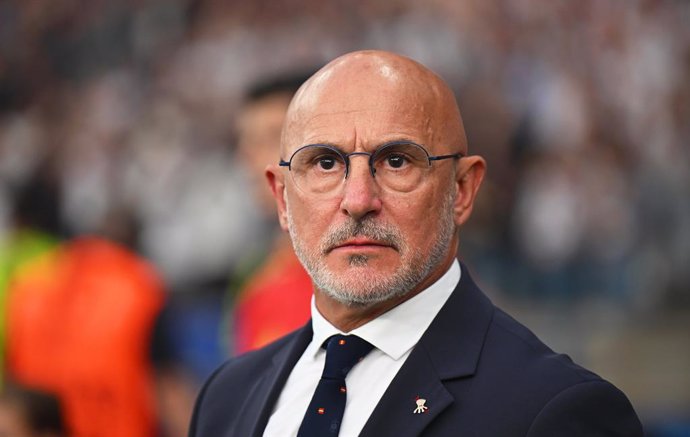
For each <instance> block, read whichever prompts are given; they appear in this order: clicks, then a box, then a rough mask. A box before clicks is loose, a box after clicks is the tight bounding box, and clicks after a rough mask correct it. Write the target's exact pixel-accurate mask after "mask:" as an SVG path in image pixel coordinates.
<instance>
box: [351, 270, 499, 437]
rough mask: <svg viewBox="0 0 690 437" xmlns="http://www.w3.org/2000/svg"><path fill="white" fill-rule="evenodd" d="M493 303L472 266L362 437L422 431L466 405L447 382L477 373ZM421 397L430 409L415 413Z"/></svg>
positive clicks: (404, 435) (408, 436)
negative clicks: (477, 282) (445, 413)
mask: <svg viewBox="0 0 690 437" xmlns="http://www.w3.org/2000/svg"><path fill="white" fill-rule="evenodd" d="M493 310H494V307H493V304H492V303H491V302H490V301H489V299H488V298H487V297H486V296H484V294H483V293H482V292H481V291H479V289H478V288H477V286H476V285H475V284H474V282H473V281H472V278H471V277H470V275H469V272H468V270H467V268H466V267H465V266H464V265H463V266H462V276H461V279H460V282H459V283H458V286H457V287H456V289H455V290H454V291H453V294H452V295H451V296H450V298H449V299H448V301H447V302H446V304H445V305H444V306H443V308H442V309H441V311H440V312H439V313H438V315H437V316H436V318H435V319H434V321H433V322H432V323H431V325H430V326H429V328H428V329H427V330H426V332H425V333H424V335H423V336H422V338H421V339H420V340H419V343H418V344H417V345H416V346H415V348H414V349H413V350H412V353H410V356H409V357H408V358H407V360H406V361H405V364H403V366H402V367H401V369H400V371H399V372H398V374H397V375H396V376H395V378H394V379H393V381H392V382H391V385H390V386H389V387H388V390H386V392H385V393H384V395H383V397H382V398H381V401H380V402H379V403H378V405H377V406H376V408H375V409H374V411H373V413H372V415H371V416H370V417H369V420H368V421H367V423H366V425H365V426H364V429H363V430H362V433H361V434H360V435H361V436H362V437H385V436H395V437H412V436H418V435H421V434H422V432H423V431H424V429H425V428H426V427H427V426H429V425H430V424H431V423H432V422H433V421H434V420H435V419H436V418H437V417H439V415H440V414H441V413H442V412H443V411H444V410H446V409H447V408H449V407H450V406H451V405H453V404H457V405H455V406H456V407H458V408H462V405H461V402H462V400H461V399H455V398H454V397H453V396H452V395H451V394H450V393H449V391H448V390H447V388H446V386H445V384H446V383H447V382H448V381H450V380H452V379H457V378H462V377H470V376H471V375H473V374H474V372H475V370H476V367H477V362H478V361H479V356H480V353H481V349H482V346H483V344H484V338H485V336H486V332H487V330H488V327H489V324H490V322H491V318H492V317H493ZM416 398H421V399H424V400H425V402H424V406H426V407H428V410H426V411H425V412H424V413H419V414H416V413H414V411H415V408H416V407H417V404H416V402H415V401H416Z"/></svg>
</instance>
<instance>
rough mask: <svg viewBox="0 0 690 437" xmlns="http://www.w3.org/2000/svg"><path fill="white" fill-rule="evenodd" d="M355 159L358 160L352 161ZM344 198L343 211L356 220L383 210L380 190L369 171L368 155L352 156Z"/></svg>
mask: <svg viewBox="0 0 690 437" xmlns="http://www.w3.org/2000/svg"><path fill="white" fill-rule="evenodd" d="M355 157H356V158H358V159H352V158H355ZM342 196H343V197H342V199H341V202H340V207H341V210H342V211H343V212H344V213H345V214H347V215H349V216H350V217H352V218H353V219H355V220H359V219H361V218H363V217H364V216H366V215H367V214H376V213H378V212H379V211H380V210H381V196H380V188H379V186H378V184H377V183H376V180H375V179H374V177H373V176H372V174H371V171H370V169H369V160H368V155H364V154H363V155H352V156H350V170H349V172H348V175H347V179H345V184H344V187H343V195H342Z"/></svg>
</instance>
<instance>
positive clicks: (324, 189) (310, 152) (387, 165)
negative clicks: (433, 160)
mask: <svg viewBox="0 0 690 437" xmlns="http://www.w3.org/2000/svg"><path fill="white" fill-rule="evenodd" d="M356 157H362V158H368V160H369V165H370V169H371V171H372V173H373V174H374V176H375V178H376V181H377V183H378V184H379V185H381V186H382V187H384V188H387V189H390V190H393V191H398V192H408V191H412V190H413V189H414V188H415V187H417V186H418V185H419V183H420V182H421V180H422V179H423V177H424V175H425V174H426V173H427V172H428V170H429V167H430V162H429V155H428V154H427V152H426V151H425V150H424V149H423V148H422V147H421V146H419V145H416V144H411V143H396V144H390V145H386V146H383V147H381V148H379V149H377V150H376V151H375V152H374V153H373V155H371V157H370V155H369V154H361V155H360V154H352V155H345V154H343V153H341V152H339V151H338V150H336V149H334V148H331V147H328V146H322V145H312V146H307V147H304V148H302V149H300V150H298V151H297V152H295V154H294V155H293V156H292V159H291V160H290V171H291V173H292V177H293V179H294V182H295V184H296V185H297V186H298V187H299V188H300V189H301V190H303V191H307V192H311V193H315V194H328V193H331V192H333V191H335V190H336V189H337V188H338V187H339V186H340V184H341V183H342V182H343V180H344V179H345V177H346V175H347V173H348V171H349V168H348V162H347V161H348V160H349V161H352V160H353V159H354V158H356ZM349 165H350V166H351V165H352V163H351V162H350V163H349Z"/></svg>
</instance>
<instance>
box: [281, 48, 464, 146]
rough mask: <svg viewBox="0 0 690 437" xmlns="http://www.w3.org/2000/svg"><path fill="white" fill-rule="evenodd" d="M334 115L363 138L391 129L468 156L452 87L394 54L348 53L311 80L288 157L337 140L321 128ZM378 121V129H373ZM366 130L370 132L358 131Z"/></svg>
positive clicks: (296, 107) (294, 106) (299, 98)
mask: <svg viewBox="0 0 690 437" xmlns="http://www.w3.org/2000/svg"><path fill="white" fill-rule="evenodd" d="M334 115H341V116H342V120H343V121H345V120H347V121H349V122H351V126H349V129H351V130H353V129H354V132H353V135H354V136H357V137H361V136H362V135H363V136H364V138H361V139H363V140H366V139H367V138H366V137H367V135H369V134H372V132H368V131H366V129H370V130H371V128H375V127H377V126H378V127H380V126H383V125H388V126H390V128H391V129H392V130H391V132H390V135H392V136H393V137H396V136H400V135H403V136H404V134H405V130H415V131H416V132H420V133H421V134H422V136H423V137H424V138H420V139H419V140H421V141H422V144H424V145H425V146H426V147H429V148H433V147H434V145H436V146H437V147H445V149H444V150H445V151H451V152H458V151H459V152H463V153H465V152H466V147H467V141H466V138H465V131H464V128H463V125H462V119H461V116H460V111H459V109H458V105H457V103H456V101H455V96H454V94H453V92H452V91H451V90H450V88H449V87H448V85H447V84H446V83H445V82H444V81H443V79H441V78H440V77H439V76H437V75H436V74H435V73H434V72H432V71H431V70H429V69H428V68H426V67H424V66H423V65H421V64H419V63H417V62H415V61H413V60H411V59H409V58H406V57H404V56H400V55H397V54H394V53H390V52H383V51H359V52H353V53H348V54H346V55H343V56H341V57H339V58H337V59H335V60H333V61H332V62H330V63H329V64H328V65H326V66H325V67H323V68H322V69H321V70H319V71H318V72H317V73H316V74H314V75H313V76H312V77H311V78H310V79H309V80H308V81H307V82H305V83H304V85H302V87H301V88H300V90H299V91H298V92H297V94H296V95H295V97H294V99H293V101H292V103H291V105H290V108H289V110H288V115H287V119H286V123H285V128H284V130H283V136H282V141H281V145H282V154H283V156H284V157H286V156H285V155H286V154H287V155H288V156H289V154H290V153H291V151H294V150H295V149H296V148H297V147H299V146H301V145H304V144H307V143H313V142H317V141H324V140H329V141H332V139H331V138H326V136H327V134H328V135H333V134H334V132H325V131H321V130H320V128H321V127H322V125H323V128H324V129H325V125H326V124H327V123H325V120H326V119H327V118H329V117H332V116H334ZM372 117H373V120H372ZM372 121H374V122H375V123H376V126H370V124H371V122H372ZM365 122H366V123H365ZM331 126H332V125H331ZM360 128H361V129H362V130H364V131H361V132H358V131H357V129H360ZM396 130H398V131H399V132H397V131H396ZM358 139H359V138H357V139H356V140H358ZM391 139H396V138H391ZM440 150H441V149H438V151H440Z"/></svg>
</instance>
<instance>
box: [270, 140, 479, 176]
mask: <svg viewBox="0 0 690 437" xmlns="http://www.w3.org/2000/svg"><path fill="white" fill-rule="evenodd" d="M404 144H411V145H413V146H417V147H419V148H420V149H422V151H423V152H424V154H425V155H426V157H427V160H428V161H429V167H431V162H432V161H441V160H443V159H451V158H452V159H460V158H463V157H464V156H465V155H464V154H463V153H462V152H456V153H451V154H449V155H433V156H432V155H429V152H428V151H427V150H426V149H425V148H424V146H422V145H421V144H417V143H415V142H412V141H404V140H401V141H390V142H388V143H384V144H382V145H381V146H379V147H377V148H376V150H374V151H373V152H350V153H343V152H342V151H341V150H338V149H337V148H336V147H334V146H331V145H328V144H319V143H316V144H307V145H305V146H302V147H300V148H299V149H297V150H295V151H294V152H293V153H292V155H291V156H290V160H289V161H285V160H284V159H282V158H281V159H280V162H279V163H278V165H279V166H281V167H287V168H288V170H289V171H291V170H292V168H291V163H292V159H293V158H294V157H295V155H297V154H298V153H299V152H300V151H301V150H303V149H306V148H308V147H324V148H326V149H329V150H332V151H333V152H335V153H336V154H337V155H338V156H340V157H341V158H342V159H343V162H345V179H347V175H348V174H349V173H350V156H355V155H364V156H369V172H370V173H371V176H372V177H374V178H375V177H376V169H375V168H374V161H375V159H374V158H375V157H377V156H379V155H380V154H381V152H382V151H384V150H386V149H387V148H389V147H393V146H400V145H404Z"/></svg>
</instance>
